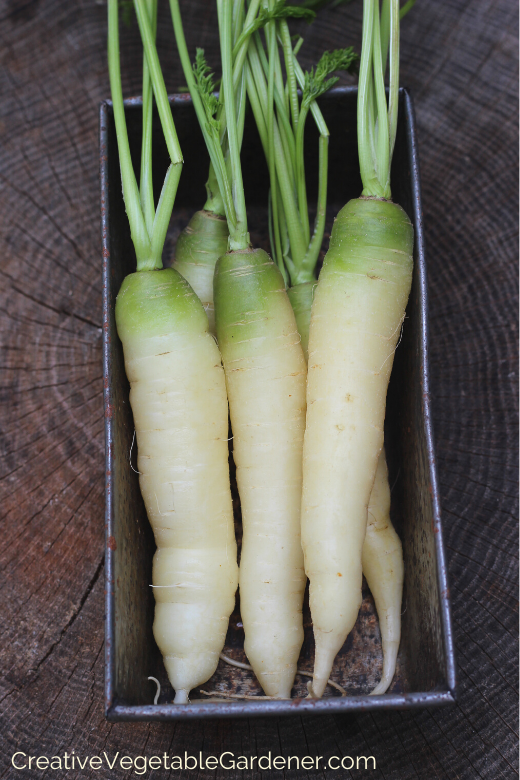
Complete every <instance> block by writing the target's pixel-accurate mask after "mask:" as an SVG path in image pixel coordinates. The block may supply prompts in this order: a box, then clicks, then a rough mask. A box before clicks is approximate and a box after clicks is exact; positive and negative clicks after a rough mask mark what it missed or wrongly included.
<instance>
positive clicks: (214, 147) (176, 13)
mask: <svg viewBox="0 0 520 780" xmlns="http://www.w3.org/2000/svg"><path fill="white" fill-rule="evenodd" d="M170 12H171V17H172V22H173V30H174V34H175V40H176V43H177V51H178V52H179V57H180V60H181V65H182V70H183V73H184V78H185V79H186V83H187V85H188V89H189V91H190V95H191V99H192V101H193V107H194V109H195V113H196V114H197V119H198V120H199V126H200V129H201V131H202V135H203V136H204V141H205V143H206V148H207V150H208V153H209V156H210V160H211V164H212V166H213V174H214V176H215V178H216V180H217V183H218V188H219V190H220V196H221V198H222V203H223V207H224V212H225V214H226V219H227V221H228V224H229V225H233V224H235V223H236V214H235V206H234V203H233V196H232V192H231V187H230V186H229V181H228V178H227V174H226V165H225V162H224V156H223V154H222V148H221V146H220V141H219V140H218V139H216V138H215V137H214V135H213V134H212V133H211V132H210V129H209V126H208V119H207V117H206V112H205V110H204V106H203V104H202V99H201V97H200V95H199V91H198V88H197V84H196V81H195V76H194V75H193V69H192V66H191V61H190V57H189V54H188V47H187V46H186V38H185V37H184V30H183V27H182V18H181V13H180V9H179V0H170ZM210 174H211V171H210ZM211 184H213V182H212V183H211ZM208 185H209V186H211V185H210V179H208ZM210 191H211V192H214V190H213V189H211V190H210Z"/></svg>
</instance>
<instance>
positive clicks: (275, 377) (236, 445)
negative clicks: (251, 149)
mask: <svg viewBox="0 0 520 780" xmlns="http://www.w3.org/2000/svg"><path fill="white" fill-rule="evenodd" d="M169 2H170V8H171V16H172V21H173V30H174V34H175V40H176V43H177V49H178V53H179V57H180V60H181V63H182V67H183V71H184V76H185V79H186V82H187V85H188V88H189V91H190V94H191V98H192V103H193V107H194V110H195V112H196V114H197V118H198V121H199V124H200V128H201V130H202V134H203V136H204V140H205V143H206V147H207V151H208V179H207V185H206V190H207V199H206V202H205V203H201V209H200V211H197V212H196V213H195V214H194V215H193V217H192V219H191V220H190V222H189V224H188V225H187V226H186V228H185V229H184V231H183V232H182V234H181V236H180V238H179V240H178V241H177V245H176V250H175V259H174V262H173V266H172V267H164V268H163V257H162V256H163V248H164V242H165V237H166V233H167V229H168V225H169V221H170V217H171V214H172V209H173V206H174V202H175V197H176V193H177V187H178V183H179V179H180V176H181V172H182V166H183V157H182V151H181V149H180V145H179V141H178V137H177V132H176V129H175V125H174V122H173V118H172V112H171V109H170V105H169V102H168V97H167V93H166V88H165V84H164V79H163V74H162V71H161V66H160V63H159V58H158V55H157V50H156V45H155V37H156V28H157V0H134V8H135V13H136V18H137V22H138V25H139V30H140V34H141V40H142V45H143V114H142V150H141V165H140V172H139V183H138V180H137V178H136V174H135V172H134V169H133V167H132V161H131V156H130V148H129V141H128V134H127V128H126V122H125V113H124V104H123V95H122V87H121V74H120V63H119V0H108V28H109V35H108V61H109V71H110V84H111V92H112V101H113V111H114V120H115V126H116V133H117V142H118V150H119V158H120V166H121V177H122V186H123V196H124V201H125V207H126V212H127V215H128V220H129V223H130V230H131V236H132V241H133V244H134V247H135V255H136V259H137V269H136V272H135V273H132V274H130V275H129V276H127V277H126V278H125V280H124V281H123V284H122V286H121V289H120V291H119V294H118V297H117V303H116V312H115V313H116V323H117V330H118V334H119V337H120V339H121V342H122V344H123V350H124V360H125V368H126V373H127V376H128V380H129V382H130V388H131V389H130V402H131V406H132V412H133V417H134V424H135V431H136V438H137V446H138V471H139V482H140V487H141V492H142V495H143V498H144V502H145V506H146V511H147V514H148V518H149V520H150V523H151V525H152V528H153V532H154V535H155V541H156V545H157V550H156V553H155V556H154V561H153V584H152V587H153V590H154V596H155V602H156V607H155V620H154V636H155V640H156V642H157V644H158V646H159V648H160V650H161V653H162V655H163V659H164V664H165V667H166V670H167V673H168V677H169V679H170V682H171V684H172V686H173V688H174V690H175V702H176V703H179V704H183V703H187V702H188V701H189V698H188V697H189V693H190V691H191V690H192V689H193V688H195V687H196V686H199V685H201V684H202V683H204V682H205V681H207V680H208V679H209V678H210V677H211V676H212V675H213V673H214V672H215V669H216V667H217V664H218V663H219V659H220V658H223V660H224V661H226V660H228V661H229V660H230V659H227V658H226V656H222V650H223V647H224V641H225V637H226V631H227V626H228V621H229V616H230V614H231V612H232V611H233V608H234V604H235V594H236V590H237V587H239V588H240V606H241V619H242V622H243V626H244V633H245V643H244V650H245V653H246V655H247V658H248V661H249V663H250V666H249V665H244V664H242V665H241V666H242V667H244V666H246V668H251V669H252V670H253V671H254V673H255V675H256V677H257V679H258V680H259V682H260V684H261V686H262V688H263V690H264V692H265V694H266V696H268V697H271V698H277V699H288V698H290V696H291V688H292V686H293V684H294V679H295V675H296V674H297V673H298V669H297V663H298V657H299V654H300V650H301V646H302V642H303V621H302V605H303V597H304V591H305V587H306V583H307V578H308V579H309V580H310V590H309V599H310V609H311V616H312V622H313V630H314V639H315V663H314V672H313V674H308V676H309V677H310V678H311V679H310V681H309V683H308V690H309V696H310V697H313V698H319V697H321V696H322V694H323V693H324V690H325V687H326V686H327V684H328V683H329V682H330V680H329V678H330V675H331V671H332V669H333V664H334V659H335V657H336V655H337V653H338V651H339V650H340V648H341V647H342V645H343V643H344V642H345V640H346V638H347V636H348V634H349V632H350V631H351V630H352V628H353V626H354V623H355V621H356V618H357V614H358V611H359V607H360V605H361V585H362V575H363V574H364V575H365V577H366V579H367V582H368V585H369V587H370V589H371V591H372V594H373V596H374V600H375V604H376V608H377V612H378V616H379V622H380V628H381V637H382V646H383V656H384V663H383V670H382V675H381V681H380V683H379V684H378V686H377V687H376V688H375V689H374V690H373V691H372V693H373V694H383V693H384V692H385V691H386V690H387V688H388V687H389V685H390V683H391V681H392V678H393V675H394V672H395V666H396V658H397V652H398V647H399V640H400V612H401V595H402V584H403V559H402V548H401V543H400V541H399V538H398V536H397V534H396V532H395V530H394V528H393V526H392V524H391V522H390V517H389V512H390V489H389V486H388V471H387V466H386V461H385V454H384V446H383V445H384V441H383V429H384V418H385V405H386V393H387V387H388V382H389V377H390V372H391V368H392V363H393V356H394V352H395V349H396V345H397V340H398V337H399V334H400V331H401V325H402V323H403V320H404V316H405V307H406V303H407V300H408V295H409V292H410V287H411V280H412V263H413V261H412V250H413V228H412V225H411V223H410V220H409V218H408V217H407V215H406V214H405V212H404V211H403V209H402V208H401V207H400V206H399V205H397V204H396V203H394V202H393V201H392V197H391V189H390V167H391V160H392V152H393V148H394V143H395V137H396V128H397V114H398V87H399V21H400V14H401V15H402V14H403V12H404V11H406V10H407V6H410V5H411V4H410V3H408V4H407V6H405V7H404V8H403V9H400V6H399V0H382V3H381V5H380V0H363V38H362V50H361V57H360V58H359V57H358V56H357V55H356V54H355V52H354V51H353V49H352V48H351V47H349V48H345V49H341V50H336V51H332V52H325V53H324V54H323V56H322V58H321V59H320V61H319V62H318V63H317V64H316V66H315V67H314V68H312V69H311V70H310V71H307V72H305V71H304V70H303V69H302V67H301V66H300V64H299V61H298V54H299V50H300V47H301V45H302V42H303V40H302V38H301V37H299V36H296V37H294V36H292V35H291V31H290V27H289V24H290V22H291V19H293V18H306V19H307V20H310V19H312V17H313V16H314V12H313V11H311V10H309V9H308V8H305V7H303V6H291V5H289V4H286V2H285V0H216V5H217V13H218V33H219V40H220V54H221V80H220V85H219V90H218V92H216V91H215V86H216V81H215V78H214V76H213V74H212V72H211V70H210V68H209V66H208V64H207V62H206V60H205V57H204V52H203V50H201V49H197V50H196V52H192V53H191V55H190V53H189V52H188V49H187V46H186V41H185V38H184V33H183V27H182V19H181V9H180V7H179V2H178V0H169ZM412 4H413V3H412ZM387 69H388V97H387V94H386V88H385V72H386V70H387ZM339 70H347V71H350V72H355V71H357V70H359V88H358V111H357V134H358V149H359V164H360V171H361V178H362V182H363V190H362V192H361V194H360V197H359V198H357V199H355V200H351V201H349V202H348V203H347V204H346V205H345V206H344V207H343V208H342V209H341V211H340V212H339V214H338V215H337V217H336V219H335V222H334V226H333V229H332V234H331V237H330V246H329V249H328V252H327V254H326V256H325V259H324V262H323V267H322V269H321V272H320V273H319V278H318V276H317V263H318V257H319V254H320V250H321V247H322V243H323V238H324V229H325V217H326V208H327V175H328V143H329V130H328V128H327V125H326V122H325V119H324V117H323V115H322V113H321V111H320V108H319V104H318V102H317V100H318V98H319V97H320V95H322V94H323V93H324V92H325V91H326V90H328V89H329V88H330V87H331V86H333V84H334V83H335V82H336V81H337V76H334V75H333V74H334V73H336V72H337V71H339ZM154 104H155V106H156V108H157V111H158V114H159V117H160V121H161V126H162V131H163V133H164V138H165V140H166V144H167V148H168V153H169V156H170V165H169V167H168V170H167V172H166V175H165V179H164V184H163V187H162V190H161V192H160V195H159V197H158V198H157V193H154V189H153V180H152V157H153V148H152V115H153V110H154ZM248 104H249V106H250V109H251V111H252V113H253V115H254V119H255V123H256V126H257V128H258V133H259V136H260V139H261V144H262V147H263V151H264V154H265V161H266V166H267V169H268V172H269V181H270V190H269V201H268V203H267V204H266V207H267V208H268V214H269V236H270V243H271V257H270V256H269V255H268V254H267V253H266V252H265V251H264V250H263V249H259V248H255V247H253V246H252V245H251V241H250V235H249V230H248V217H247V206H246V201H245V196H244V185H243V172H242V168H241V158H240V152H241V145H242V137H243V131H244V119H245V113H246V106H247V105H248ZM308 121H313V122H314V123H315V124H316V127H317V130H318V149H317V158H318V161H319V175H318V191H317V193H313V194H312V198H309V197H308V193H307V184H306V173H305V164H304V137H305V127H306V123H307V122H308ZM345 130H346V128H345ZM244 175H245V176H246V177H247V171H244ZM311 199H312V200H315V202H316V209H315V211H316V214H315V219H314V224H313V225H312V228H311V223H310V216H309V206H308V202H309V201H310V200H311ZM229 417H230V420H231V429H232V449H233V459H234V462H235V465H236V480H237V486H238V492H239V496H240V503H241V512H242V525H243V541H242V552H241V558H240V566H239V565H238V562H237V545H236V541H235V533H234V524H233V507H232V500H231V491H230V476H229V463H228V439H229V432H228V423H229ZM331 684H332V685H333V686H334V687H335V688H339V690H340V691H341V692H342V693H343V694H344V693H345V692H344V690H343V689H342V688H341V686H338V685H337V684H334V683H331Z"/></svg>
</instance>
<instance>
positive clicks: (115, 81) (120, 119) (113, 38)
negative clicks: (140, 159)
mask: <svg viewBox="0 0 520 780" xmlns="http://www.w3.org/2000/svg"><path fill="white" fill-rule="evenodd" d="M118 3H119V0H108V70H109V76H110V91H111V94H112V105H113V110H114V122H115V126H116V136H117V147H118V151H119V164H120V167H121V180H122V183H123V198H124V201H125V208H126V213H127V216H128V222H129V223H130V234H131V236H132V242H133V245H134V248H135V254H136V258H137V270H138V271H143V270H152V269H153V268H155V267H157V266H156V265H155V263H154V261H153V260H152V259H151V256H150V253H151V243H150V238H149V235H148V231H147V229H146V223H145V219H144V216H143V211H142V208H141V201H140V198H139V190H138V188H137V181H136V179H135V174H134V169H133V167H132V158H131V156H130V144H129V142H128V132H127V129H126V120H125V109H124V104H123V89H122V86H121V68H120V64H119V7H118ZM158 267H159V268H160V266H158Z"/></svg>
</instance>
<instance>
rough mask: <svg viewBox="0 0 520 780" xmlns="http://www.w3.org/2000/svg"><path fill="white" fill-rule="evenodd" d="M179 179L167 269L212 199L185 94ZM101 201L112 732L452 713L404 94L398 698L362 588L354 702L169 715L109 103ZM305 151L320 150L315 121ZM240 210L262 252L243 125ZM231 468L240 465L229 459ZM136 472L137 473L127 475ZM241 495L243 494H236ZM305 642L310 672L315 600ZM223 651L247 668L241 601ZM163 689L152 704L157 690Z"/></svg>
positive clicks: (395, 386)
mask: <svg viewBox="0 0 520 780" xmlns="http://www.w3.org/2000/svg"><path fill="white" fill-rule="evenodd" d="M356 94H357V91H356V89H354V88H339V89H336V90H332V91H331V93H329V94H328V95H326V96H324V98H323V99H322V100H321V101H320V102H321V106H322V110H323V113H324V115H325V118H326V121H327V123H328V125H329V129H330V131H331V142H330V152H329V165H330V168H329V170H330V173H329V209H328V214H329V219H328V228H327V233H326V239H327V236H328V234H329V233H330V227H331V225H332V220H333V217H334V214H335V213H337V211H338V210H339V208H340V207H341V206H342V205H344V203H345V202H346V201H347V200H348V199H349V198H351V197H357V196H358V195H359V192H360V190H361V181H360V177H359V169H358V164H357V149H356V133H355V127H356V123H355V115H356ZM171 104H172V110H173V114H174V119H175V123H176V126H177V130H178V134H179V140H180V143H181V148H182V150H183V154H184V159H185V161H186V162H185V168H184V171H183V174H182V177H181V184H180V186H179V192H178V196H177V207H176V209H175V210H174V215H173V219H172V223H171V225H170V230H169V234H168V238H167V241H166V246H165V264H169V260H168V258H169V257H170V259H171V254H172V251H173V247H174V244H175V240H176V237H177V235H178V233H179V231H180V230H181V229H182V227H183V226H184V225H185V224H186V222H187V221H188V219H189V217H190V216H191V214H192V213H193V211H195V210H196V209H197V208H200V205H201V203H202V202H203V200H204V182H205V178H206V175H207V155H206V152H205V149H204V145H203V140H202V136H201V133H200V131H199V128H198V125H197V122H196V118H195V115H194V112H193V110H192V108H191V101H190V99H189V97H187V96H184V95H181V96H174V97H173V98H172V99H171ZM125 106H126V112H127V120H128V127H129V137H130V142H131V146H132V154H133V157H134V162H137V161H138V159H139V145H140V132H141V130H140V114H141V101H140V99H133V100H130V101H126V103H125ZM100 118H101V190H102V240H103V274H104V377H105V428H106V497H107V498H106V682H105V699H106V700H105V707H106V713H107V717H108V719H109V720H111V721H118V720H145V721H147V720H177V719H188V718H194V717H236V716H252V715H268V714H272V715H281V714H294V713H295V711H296V710H297V711H298V712H313V713H317V712H329V713H330V712H331V711H332V712H344V711H347V710H360V709H364V710H366V709H378V710H380V709H403V708H405V709H406V708H417V707H432V706H440V705H443V704H447V703H450V702H453V700H454V698H453V697H454V688H455V661H454V652H453V641H452V635H451V621H450V613H449V594H448V589H447V578H446V561H445V555H444V550H443V544H442V530H441V519H440V508H439V498H438V490H437V482H436V473H435V460H434V451H433V434H432V429H431V419H430V407H429V390H428V330H427V288H426V265H425V257H424V243H423V233H422V211H421V201H420V187H419V171H418V162H417V150H416V145H415V130H414V119H413V108H412V104H411V99H410V97H409V95H408V94H407V93H406V91H405V90H401V104H400V122H399V129H398V136H397V141H396V151H395V156H394V165H393V176H392V184H393V193H394V199H395V200H396V201H397V202H398V203H400V204H401V205H402V206H403V207H404V208H405V210H406V211H407V213H408V214H409V216H410V217H411V218H412V221H413V222H414V227H415V235H416V241H415V250H414V252H415V269H414V280H413V286H412V293H411V296H410V302H409V306H408V309H407V320H406V323H405V327H404V330H403V338H402V341H401V344H400V345H399V349H398V350H397V354H396V359H395V364H394V370H393V373H392V379H391V382H390V387H389V394H388V413H387V424H386V431H385V439H386V442H387V455H388V462H389V471H390V482H391V484H392V485H393V492H392V518H393V521H394V524H395V526H396V528H397V530H398V532H399V534H400V536H401V539H402V541H403V548H404V559H405V592H404V598H403V610H404V614H403V633H402V642H401V648H400V652H399V658H398V665H397V671H396V676H395V679H394V682H393V684H392V686H391V689H390V692H389V693H387V694H385V695H384V696H379V697H370V696H368V695H367V693H368V692H369V691H370V690H371V689H372V688H373V687H374V686H375V684H376V683H377V681H378V679H379V674H380V671H381V662H382V653H381V642H380V634H379V628H378V622H377V615H376V612H375V608H374V602H373V599H372V597H371V595H370V593H369V591H368V589H367V588H366V584H365V583H364V590H363V603H362V607H361V610H360V614H359V618H358V621H357V623H356V626H355V628H354V630H353V631H352V633H351V635H350V636H349V637H348V639H347V641H346V643H345V645H344V647H343V648H342V650H341V651H340V653H339V654H338V657H337V659H336V663H335V666H334V671H333V674H332V679H334V680H335V681H337V682H338V683H340V684H341V685H343V687H345V688H346V690H347V691H348V694H349V695H348V696H347V697H341V696H340V695H339V694H338V692H337V691H335V690H333V689H330V688H328V689H327V691H326V694H325V696H324V698H323V699H322V700H320V701H311V700H308V699H305V698H304V696H305V694H306V687H305V684H306V680H305V678H303V677H297V679H296V683H295V687H294V689H293V697H294V698H293V700H291V701H289V702H284V701H269V700H266V699H265V698H261V699H259V701H250V700H246V701H229V702H224V703H211V702H210V701H206V700H204V696H203V694H201V693H200V690H199V689H195V690H194V691H193V692H192V703H191V704H190V705H187V706H178V705H177V706H174V705H172V704H171V703H169V702H171V701H172V699H173V691H172V689H171V687H170V685H169V683H168V680H167V677H166V673H165V670H164V667H163V664H162V660H161V657H160V654H159V652H158V650H157V648H156V647H155V643H154V640H153V635H152V630H151V626H152V620H153V596H152V593H151V588H150V587H149V584H150V582H151V561H152V556H153V551H154V543H153V536H152V533H151V529H150V527H149V524H148V521H147V518H146V512H145V509H144V505H143V502H142V499H141V496H140V492H139V485H138V478H137V473H136V472H135V463H136V449H135V445H134V446H133V448H132V440H133V431H134V428H133V422H132V417H131V411H130V406H129V402H128V383H127V380H126V377H125V374H124V366H123V357H122V348H121V344H120V342H119V339H118V337H117V333H116V329H115V321H114V303H115V296H116V295H117V291H118V289H119V286H120V284H121V282H122V279H123V278H124V276H125V275H126V274H128V273H130V272H132V271H134V270H135V256H134V252H133V247H132V244H131V241H130V233H129V227H128V222H127V219H126V215H125V212H124V205H123V200H122V195H121V180H120V174H119V164H118V158H117V148H116V142H115V132H114V127H113V117H112V113H111V106H110V104H109V103H105V104H103V105H102V106H101V117H100ZM154 127H155V137H154V178H155V184H156V192H158V191H159V187H160V184H161V182H162V177H163V176H164V172H165V170H166V167H167V152H166V148H165V145H164V141H163V140H162V136H161V132H160V126H159V124H158V122H157V121H155V125H154ZM306 135H307V138H306V148H307V150H309V152H310V151H311V150H312V149H316V148H317V146H316V143H315V141H316V136H315V130H314V127H313V126H312V123H309V130H308V132H307V133H306ZM242 159H243V164H244V165H243V167H244V172H245V176H246V179H245V189H246V201H247V203H248V207H249V208H248V213H249V219H250V229H251V237H252V240H253V242H254V243H255V244H256V245H258V246H263V247H264V248H266V249H268V248H269V246H268V232H267V216H266V208H265V204H266V203H267V191H268V177H267V172H266V170H265V163H264V158H263V153H262V150H261V147H260V143H259V140H258V138H257V136H256V132H255V130H254V128H252V127H251V124H250V122H249V123H247V124H246V132H245V138H244V151H243V154H242ZM306 164H307V174H308V179H309V191H310V192H311V193H315V192H316V191H317V164H316V160H315V158H313V157H312V156H311V155H309V156H308V158H307V160H306ZM230 461H231V465H232V459H230ZM132 464H133V465H132ZM235 491H236V486H235ZM234 506H235V521H236V528H237V537H238V541H239V543H240V535H241V528H240V508H239V502H238V496H237V495H236V493H235V500H234ZM304 627H305V640H304V644H303V647H302V653H301V656H300V664H299V667H300V668H301V669H304V670H307V671H308V670H311V669H312V665H313V640H312V624H311V620H310V614H309V610H308V605H307V600H306V604H305V608H304ZM224 652H225V653H226V654H227V655H229V656H231V657H233V658H235V659H237V660H241V661H246V658H245V655H244V651H243V630H242V627H241V622H240V612H239V602H238V600H237V606H236V608H235V612H234V613H233V615H232V616H231V619H230V625H229V630H228V634H227V638H226V645H225V648H224ZM150 675H153V676H155V677H157V678H158V679H159V680H160V681H161V683H162V694H161V698H160V702H159V704H158V705H157V706H154V705H151V702H152V701H153V695H154V693H155V686H154V685H153V684H152V683H150V682H148V680H147V678H148V676H150ZM202 689H203V690H206V691H209V690H218V691H221V692H227V693H246V694H248V695H258V696H260V695H261V689H260V686H259V684H258V683H257V681H256V679H255V678H254V675H253V673H252V672H249V671H245V670H240V669H236V668H233V667H230V666H228V665H226V664H224V663H222V662H221V663H220V664H219V667H218V669H217V671H216V673H215V675H214V676H213V678H212V679H211V680H210V681H208V682H207V683H206V684H205V685H203V686H202Z"/></svg>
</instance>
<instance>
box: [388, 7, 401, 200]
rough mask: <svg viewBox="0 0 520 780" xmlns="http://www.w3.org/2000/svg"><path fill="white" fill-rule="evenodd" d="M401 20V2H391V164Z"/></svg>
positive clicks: (397, 95)
mask: <svg viewBox="0 0 520 780" xmlns="http://www.w3.org/2000/svg"><path fill="white" fill-rule="evenodd" d="M399 20H400V15H399V0H390V90H389V100H388V128H389V135H390V163H391V161H392V155H393V153H394V146H395V136H396V133H397V113H398V108H399ZM388 177H389V179H390V171H388ZM389 186H390V185H389Z"/></svg>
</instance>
